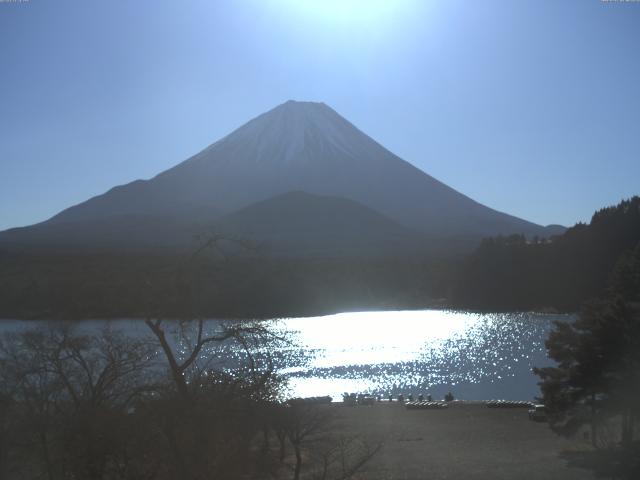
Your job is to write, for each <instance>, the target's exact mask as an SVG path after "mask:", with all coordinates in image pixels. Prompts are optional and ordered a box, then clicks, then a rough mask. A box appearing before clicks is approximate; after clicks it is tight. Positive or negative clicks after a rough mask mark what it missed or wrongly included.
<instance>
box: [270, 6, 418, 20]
mask: <svg viewBox="0 0 640 480" xmlns="http://www.w3.org/2000/svg"><path fill="white" fill-rule="evenodd" d="M279 3H281V4H284V5H283V6H286V8H287V9H288V10H290V11H291V12H292V13H297V14H299V15H303V16H305V17H308V18H309V19H312V20H315V21H318V22H322V23H331V24H343V25H354V24H371V23H378V22H381V21H385V20H386V19H388V18H389V17H390V16H392V15H394V14H395V13H397V12H400V11H402V10H405V9H406V8H407V7H408V6H409V4H411V3H415V2H414V1H413V0H282V1H281V2H279Z"/></svg>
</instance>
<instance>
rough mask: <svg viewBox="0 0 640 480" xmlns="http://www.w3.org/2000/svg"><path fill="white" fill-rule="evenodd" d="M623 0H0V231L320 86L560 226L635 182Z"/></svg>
mask: <svg viewBox="0 0 640 480" xmlns="http://www.w3.org/2000/svg"><path fill="white" fill-rule="evenodd" d="M639 48H640V3H632V2H602V1H599V0H564V1H557V0H535V1H534V0H531V1H525V0H503V1H495V0H474V1H471V0H467V1H456V0H447V1H436V0H396V1H391V0H341V1H338V0H254V1H249V0H246V1H243V0H236V1H231V0H228V1H224V0H220V1H205V0H202V1H195V0H194V1H189V0H179V1H178V0H171V1H165V0H136V1H117V0H110V1H91V0H29V1H25V0H23V1H22V2H19V1H16V2H13V3H7V2H3V3H0V229H3V228H9V227H13V226H19V225H27V224H31V223H35V222H38V221H42V220H45V219H46V218H48V217H50V216H52V215H53V214H55V213H57V212H58V211H60V210H62V209H63V208H66V207H68V206H70V205H72V204H75V203H78V202H81V201H83V200H86V199H87V198H89V197H91V196H93V195H96V194H100V193H103V192H104V191H106V190H108V189H109V188H110V187H112V186H115V185H117V184H122V183H127V182H129V181H132V180H134V179H137V178H150V177H152V176H153V175H155V174H157V173H159V172H160V171H162V170H164V169H166V168H168V167H170V166H172V165H174V164H176V163H178V162H180V161H182V160H184V159H186V158H187V157H188V156H190V155H192V154H194V153H196V152H197V151H199V150H200V149H202V148H204V147H205V146H207V145H208V144H210V143H212V142H214V141H215V140H217V139H218V138H220V137H221V136H223V135H225V134H227V133H229V132H230V131H231V130H233V129H234V128H236V127H238V126H240V125H241V124H243V123H244V122H245V121H247V120H249V119H250V118H252V117H253V116H255V115H257V114H260V113H262V112H264V111H266V110H268V109H270V108H272V107H274V106H275V105H277V104H279V103H282V102H284V101H286V100H288V99H296V100H313V101H323V102H325V103H327V104H328V105H330V106H332V107H333V108H334V109H336V110H337V111H338V112H339V113H340V114H342V115H343V116H345V117H346V118H347V119H349V120H350V121H351V122H353V123H354V124H355V125H356V126H358V127H359V128H360V129H362V130H363V131H364V132H365V133H367V134H369V135H370V136H372V137H373V138H374V139H376V140H377V141H379V142H380V143H382V144H383V145H384V146H386V147H387V148H389V149H390V150H391V151H393V152H394V153H396V154H398V155H399V156H401V157H402V158H404V159H405V160H407V161H409V162H411V163H413V164H414V165H416V166H418V167H419V168H421V169H423V170H424V171H426V172H427V173H429V174H431V175H433V176H434V177H436V178H438V179H439V180H441V181H443V182H445V183H447V184H448V185H450V186H452V187H454V188H456V189H457V190H459V191H461V192H463V193H465V194H467V195H468V196H470V197H472V198H474V199H475V200H478V201H480V202H481V203H484V204H486V205H488V206H490V207H493V208H496V209H498V210H502V211H505V212H508V213H511V214H514V215H517V216H519V217H522V218H525V219H527V220H531V221H534V222H537V223H541V224H549V223H562V224H565V225H571V224H573V223H575V222H576V221H585V220H588V219H589V218H590V216H591V214H592V213H593V211H594V210H596V209H598V208H600V207H603V206H605V205H609V204H614V203H617V202H618V201H619V200H620V199H622V198H625V197H629V196H631V195H634V194H639V193H640V52H639Z"/></svg>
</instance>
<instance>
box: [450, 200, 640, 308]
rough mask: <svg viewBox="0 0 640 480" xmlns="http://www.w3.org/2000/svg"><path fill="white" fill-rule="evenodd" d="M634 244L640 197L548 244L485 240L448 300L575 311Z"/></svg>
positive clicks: (638, 236)
mask: <svg viewBox="0 0 640 480" xmlns="http://www.w3.org/2000/svg"><path fill="white" fill-rule="evenodd" d="M639 243H640V197H633V198H631V199H630V200H625V201H623V202H621V203H620V204H618V205H616V206H613V207H608V208H604V209H602V210H599V211H598V212H596V213H595V214H594V215H593V218H592V219H591V223H590V224H589V225H585V224H577V225H576V226H574V227H573V228H570V229H569V230H567V231H566V232H565V233H564V234H563V235H561V236H558V237H554V238H552V239H550V240H540V239H533V240H527V239H526V238H525V237H524V236H521V235H514V236H510V237H498V238H489V239H485V240H484V241H483V242H482V243H481V245H480V246H479V247H478V249H477V250H476V251H475V252H474V253H473V254H472V255H470V256H469V258H468V259H467V260H466V261H465V262H464V263H463V265H462V267H461V269H460V271H459V272H458V274H457V276H456V280H455V282H454V287H453V298H452V300H453V303H454V304H455V305H456V306H458V307H466V308H475V309H481V310H530V309H550V308H551V309H555V310H561V311H576V310H577V309H578V308H579V307H580V305H581V304H582V303H583V302H584V301H586V300H588V299H590V298H594V297H596V296H598V295H600V294H601V293H602V291H603V290H604V288H605V287H606V285H607V282H608V280H609V278H610V276H611V273H612V269H613V267H614V265H615V264H616V261H617V260H618V258H619V257H620V256H621V255H623V254H624V253H625V252H627V251H630V250H633V249H634V248H635V247H636V246H637V245H638V244H639Z"/></svg>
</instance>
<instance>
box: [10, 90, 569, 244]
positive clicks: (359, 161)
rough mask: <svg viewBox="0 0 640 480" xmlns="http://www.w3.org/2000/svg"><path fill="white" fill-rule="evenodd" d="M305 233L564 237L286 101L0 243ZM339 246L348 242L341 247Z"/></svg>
mask: <svg viewBox="0 0 640 480" xmlns="http://www.w3.org/2000/svg"><path fill="white" fill-rule="evenodd" d="M292 192H293V193H292ZM292 205H295V206H296V207H295V209H294V210H295V215H292V214H291V212H292ZM301 219H305V220H304V221H302V220H301ZM310 225H322V231H324V232H327V231H330V232H331V241H330V242H329V243H330V244H331V245H332V247H331V248H334V247H335V248H338V249H340V250H343V249H344V248H343V247H348V246H349V245H351V246H353V247H354V248H356V249H357V248H360V247H361V246H362V245H360V243H362V241H363V240H362V239H363V238H364V237H366V238H365V240H366V241H370V243H372V244H375V245H379V246H380V248H383V246H384V245H388V246H389V247H390V248H393V249H395V248H403V247H401V246H400V245H407V244H410V243H416V242H417V241H418V240H417V239H421V238H422V239H427V238H430V239H450V238H453V237H456V238H476V239H479V238H481V237H484V236H494V235H498V234H525V235H528V236H532V235H538V236H542V237H546V236H550V235H552V234H557V233H561V232H562V231H563V228H562V227H556V226H550V227H543V226H540V225H536V224H534V223H531V222H528V221H526V220H522V219H520V218H517V217H514V216H512V215H508V214H506V213H502V212H499V211H496V210H493V209H491V208H489V207H486V206H484V205H481V204H480V203H478V202H476V201H474V200H472V199H471V198H469V197H467V196H465V195H463V194H462V193H460V192H457V191H456V190H454V189H452V188H450V187H448V186H447V185H445V184H444V183H442V182H440V181H438V180H436V179H435V178H433V177H431V176H430V175H428V174H427V173H425V172H423V171H422V170H420V169H418V168H416V167H414V166H413V165H411V164H410V163H408V162H406V161H404V160H403V159H401V158H399V157H398V156H396V155H394V154H393V153H392V152H390V151H389V150H387V149H386V148H384V147H383V146H382V145H380V144H379V143H377V142H376V141H375V140H373V139H372V138H370V137H369V136H367V135H366V134H365V133H363V132H362V131H360V130H359V129H358V128H356V127H355V126H354V125H352V124H351V123H350V122H349V121H347V120H346V119H345V118H343V117H342V116H340V115H339V114H338V113H336V112H335V111H334V110H333V109H331V108H330V107H328V106H327V105H325V104H324V103H314V102H297V101H288V102H286V103H284V104H282V105H279V106H277V107H275V108H274V109H272V110H270V111H268V112H266V113H264V114H262V115H260V116H258V117H256V118H254V119H253V120H251V121H249V122H248V123H246V124H245V125H243V126H242V127H240V128H238V129H237V130H235V131H233V132H232V133H230V134H229V135H227V136H226V137H224V138H222V139H220V140H218V141H217V142H215V143H213V144H212V145H210V146H208V147H207V148H205V149H204V150H202V151H201V152H199V153H197V154H196V155H194V156H192V157H191V158H189V159H187V160H185V161H183V162H182V163H180V164H178V165H176V166H175V167H173V168H170V169H169V170H166V171H164V172H162V173H160V174H158V175H157V176H155V177H153V178H152V179H149V180H136V181H134V182H131V183H128V184H126V185H121V186H117V187H115V188H112V189H111V190H109V191H108V192H106V193H104V194H102V195H98V196H96V197H93V198H91V199H89V200H87V201H85V202H83V203H80V204H78V205H75V206H72V207H70V208H68V209H66V210H64V211H62V212H60V213H59V214H57V215H55V216H54V217H52V218H51V219H49V220H47V221H45V222H42V223H40V224H36V225H32V226H30V227H24V228H16V229H11V230H7V231H5V232H1V233H0V244H2V245H4V246H5V247H6V246H7V245H11V246H14V247H15V246H18V247H20V246H45V245H47V246H52V245H53V246H57V247H64V246H69V247H77V246H83V247H86V248H91V247H92V246H99V247H104V248H116V249H117V248H124V247H126V246H134V247H143V248H147V247H153V246H162V247H170V246H175V245H179V244H183V243H184V242H185V241H186V239H188V238H192V236H193V234H194V233H195V232H198V231H202V229H203V228H209V229H223V230H225V229H226V230H227V231H234V232H233V233H236V232H243V233H247V234H249V235H251V234H254V235H256V237H257V238H256V239H257V240H263V239H265V238H268V240H269V242H270V243H271V244H273V245H277V244H278V242H279V241H280V240H282V241H284V240H286V242H284V243H282V245H284V244H286V245H287V248H291V249H292V250H295V249H296V247H295V244H296V239H297V238H302V237H304V238H305V241H306V242H307V243H308V242H309V241H310V237H313V235H309V232H310V230H309V229H310ZM362 225H366V228H365V227H362V228H363V230H362V232H363V234H362V235H360V236H359V235H358V234H357V233H358V228H359V226H362ZM254 227H255V228H254ZM365 232H366V233H365ZM341 235H342V237H341ZM343 237H344V238H343ZM358 237H360V240H359V242H356V243H353V242H354V239H356V238H358ZM410 237H412V240H410V241H407V242H408V243H407V242H405V240H402V241H401V242H400V243H398V239H399V238H402V239H408V238H410ZM341 238H343V239H344V242H347V243H348V244H349V245H340V242H341ZM315 239H316V240H315V244H314V245H313V248H312V249H311V250H313V251H317V250H318V248H319V247H322V245H321V244H322V242H323V236H322V235H320V230H318V236H315ZM312 243H313V242H312ZM331 248H330V250H331ZM320 249H321V250H322V248H320ZM303 250H304V249H303ZM347 250H348V248H347Z"/></svg>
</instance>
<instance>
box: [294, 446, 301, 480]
mask: <svg viewBox="0 0 640 480" xmlns="http://www.w3.org/2000/svg"><path fill="white" fill-rule="evenodd" d="M293 448H294V449H295V452H296V469H295V470H294V472H293V480H299V479H300V470H302V452H301V451H300V445H298V444H297V443H296V444H294V445H293Z"/></svg>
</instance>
